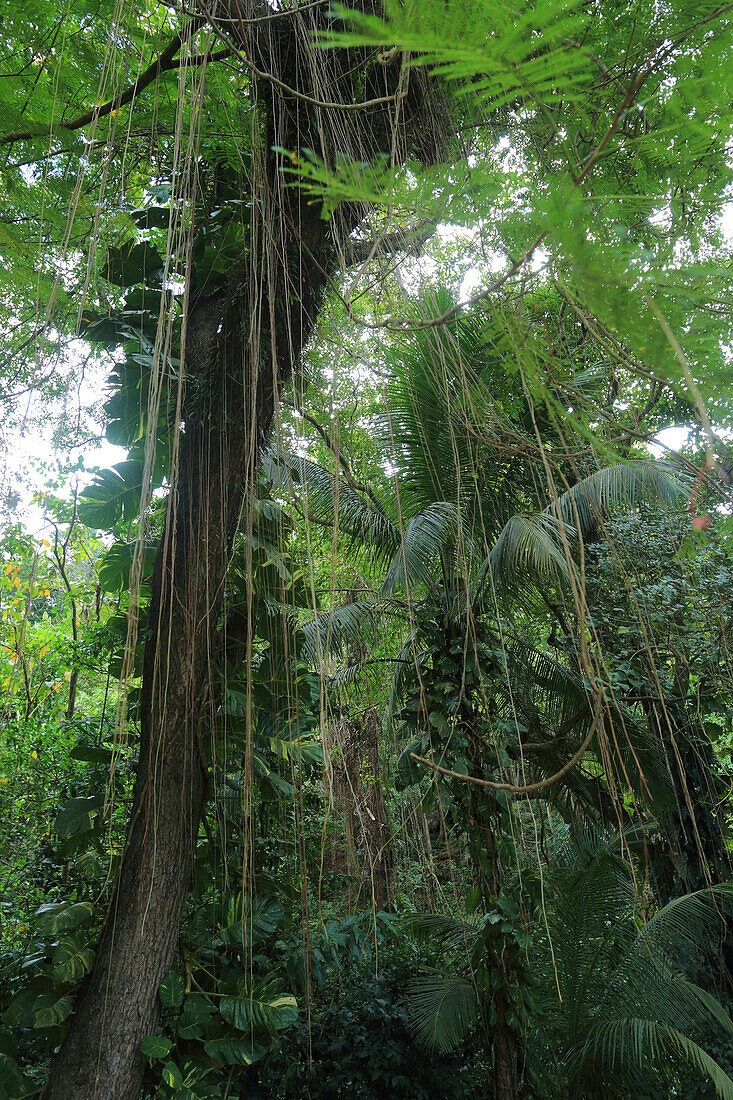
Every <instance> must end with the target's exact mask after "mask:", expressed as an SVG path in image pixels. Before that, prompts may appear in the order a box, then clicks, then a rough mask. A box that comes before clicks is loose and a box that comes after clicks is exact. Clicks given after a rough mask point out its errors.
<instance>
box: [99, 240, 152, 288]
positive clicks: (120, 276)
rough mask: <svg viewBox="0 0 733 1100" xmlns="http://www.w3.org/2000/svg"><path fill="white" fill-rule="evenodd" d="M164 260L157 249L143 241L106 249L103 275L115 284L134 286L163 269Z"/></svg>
mask: <svg viewBox="0 0 733 1100" xmlns="http://www.w3.org/2000/svg"><path fill="white" fill-rule="evenodd" d="M163 266H164V260H163V258H162V256H161V255H160V253H159V252H158V250H157V249H156V248H153V247H152V245H150V244H148V243H147V242H145V241H143V242H142V243H141V244H126V245H123V246H122V247H121V248H110V249H108V250H107V266H106V267H105V271H104V274H105V277H106V278H107V279H108V280H109V282H110V283H116V285H117V286H124V287H126V286H135V285H137V284H138V283H143V282H145V281H146V279H150V278H151V277H153V276H155V275H159V274H160V272H161V271H162V270H163Z"/></svg>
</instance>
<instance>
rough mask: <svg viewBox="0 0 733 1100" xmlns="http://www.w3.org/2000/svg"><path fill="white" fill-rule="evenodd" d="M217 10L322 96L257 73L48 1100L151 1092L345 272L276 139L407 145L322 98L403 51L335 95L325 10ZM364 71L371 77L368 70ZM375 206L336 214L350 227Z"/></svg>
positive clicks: (407, 124)
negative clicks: (241, 247) (246, 605)
mask: <svg viewBox="0 0 733 1100" xmlns="http://www.w3.org/2000/svg"><path fill="white" fill-rule="evenodd" d="M240 6H241V9H242V10H241V11H240V10H239V9H240ZM217 11H218V15H219V17H221V18H222V27H223V28H224V29H225V30H226V31H228V32H229V33H231V34H239V35H240V36H241V38H240V41H239V42H238V45H239V46H240V48H241V50H242V54H243V55H244V56H246V57H247V58H250V59H252V60H253V61H254V63H255V64H256V65H257V67H258V68H259V69H260V71H266V72H268V73H271V74H272V75H273V76H274V77H276V78H277V79H278V80H280V81H282V82H283V83H284V84H286V85H288V86H290V87H293V86H295V87H296V88H299V89H301V91H302V92H303V93H308V94H310V95H311V96H313V97H314V98H316V99H318V100H319V101H320V102H319V103H318V104H313V103H305V102H304V101H303V100H300V99H298V98H297V97H290V96H289V95H288V94H287V93H284V94H283V93H282V91H279V90H277V89H276V87H275V86H274V85H272V84H270V83H269V82H267V81H262V82H261V84H259V85H255V91H256V95H257V100H258V104H259V106H258V110H259V112H260V116H261V117H262V118H263V120H264V127H263V131H262V132H263V134H264V137H263V148H262V149H261V150H259V163H257V158H256V157H254V158H253V159H254V161H255V165H254V168H253V172H252V210H253V227H252V240H251V244H250V250H249V254H248V256H247V257H246V261H245V265H244V268H243V270H242V271H241V272H239V273H238V275H236V276H235V277H233V279H232V283H231V286H230V290H229V291H228V292H227V293H226V294H222V295H219V296H217V297H215V298H210V299H200V300H199V301H198V302H195V303H193V304H192V308H191V309H190V311H189V316H188V329H187V337H186V354H185V370H186V376H187V377H188V378H191V377H193V378H194V379H195V385H193V386H191V387H190V391H191V392H190V394H189V396H188V398H187V402H186V407H185V408H184V419H185V431H184V432H183V433H182V435H181V452H180V459H179V463H178V477H177V483H176V485H175V486H174V489H173V490H172V493H171V507H170V508H169V515H168V520H167V523H166V528H165V532H164V535H163V537H162V540H161V545H160V549H159V552H158V559H157V563H156V568H155V573H154V577H153V585H152V595H151V600H150V605H149V612H148V623H149V628H148V629H149V637H148V641H147V644H146V652H145V659H144V669H143V691H142V701H141V704H142V705H141V714H142V728H141V751H140V762H139V766H138V772H137V778H136V784H135V793H134V799H133V809H132V817H131V822H130V826H129V830H128V839H127V843H126V847H125V851H124V855H123V858H122V862H121V866H120V869H119V872H118V876H117V880H116V883H115V887H114V890H113V895H112V901H111V904H110V908H109V911H108V913H107V917H106V920H105V923H104V926H103V929H102V933H101V937H100V941H99V945H98V948H97V957H96V964H95V967H94V969H93V971H92V973H91V974H90V975H89V976H88V978H87V980H86V982H85V984H84V986H83V988H82V990H81V992H80V995H79V998H78V1003H77V1008H76V1012H75V1015H74V1017H73V1018H72V1021H71V1026H70V1029H69V1032H68V1034H67V1036H66V1039H65V1041H64V1043H63V1045H62V1047H61V1049H60V1051H59V1053H58V1055H57V1056H56V1058H55V1060H54V1062H53V1064H52V1067H51V1073H50V1077H49V1080H48V1082H47V1085H46V1088H45V1090H44V1093H43V1095H44V1097H45V1100H92V1098H95V1100H137V1098H138V1096H139V1093H140V1087H141V1082H142V1076H143V1071H144V1060H143V1058H142V1056H141V1055H140V1053H139V1044H140V1041H141V1039H142V1038H143V1037H144V1036H145V1035H147V1034H150V1033H151V1032H154V1031H155V1029H156V1026H157V1017H158V997H157V994H158V987H159V985H160V982H161V979H162V978H163V977H164V975H165V974H166V972H167V971H168V969H169V968H170V966H171V963H172V961H173V957H174V953H175V945H176V941H177V938H178V933H179V927H180V922H181V915H182V911H183V905H184V902H185V899H186V894H187V891H188V886H189V880H190V875H191V867H192V862H193V857H194V853H195V849H196V843H197V837H198V830H199V824H200V820H201V814H202V809H203V806H204V802H205V798H206V793H207V762H208V758H209V746H208V745H207V744H204V743H202V740H201V728H202V722H201V713H202V707H203V706H204V705H205V703H206V699H207V692H208V693H209V694H208V698H209V705H211V706H213V704H211V702H210V700H211V699H212V698H213V695H212V693H211V684H210V680H211V677H210V669H211V668H212V666H213V665H214V664H215V663H216V661H217V656H218V653H219V649H218V647H220V646H221V644H222V642H224V643H225V639H222V638H221V637H220V633H219V631H218V628H217V620H218V618H219V614H220V611H221V605H222V593H223V588H224V578H225V575H226V570H227V566H228V562H229V557H230V554H231V547H232V542H233V538H234V535H235V532H236V529H237V525H238V522H239V517H240V512H241V509H242V504H243V501H244V498H245V493H246V492H247V488H248V486H251V485H252V483H253V479H254V477H255V474H256V471H257V467H258V462H259V456H260V451H261V447H262V444H263V441H264V440H265V438H266V436H267V433H268V431H269V429H270V426H271V423H272V419H273V413H274V408H275V405H276V401H277V394H278V389H279V387H280V386H281V385H282V383H283V382H284V381H285V380H286V379H287V378H288V376H289V375H290V373H291V371H292V369H293V367H294V365H295V363H296V361H297V359H298V357H299V356H300V354H301V351H302V349H303V346H304V344H305V342H306V340H307V339H308V336H309V334H310V332H311V330H312V326H313V324H314V321H315V318H316V315H317V310H318V305H319V303H320V299H321V297H322V295H323V293H324V290H325V288H326V286H327V283H328V282H329V279H330V277H331V276H332V274H334V272H335V260H334V247H333V233H334V219H332V220H331V223H330V224H329V223H327V222H325V221H324V220H323V219H322V217H321V210H320V207H319V205H318V204H317V203H312V202H310V201H309V196H308V195H306V194H304V193H303V191H302V190H300V189H298V188H297V187H293V186H289V187H285V186H284V185H283V184H284V181H283V178H282V173H281V171H280V159H279V157H280V154H279V153H277V151H276V148H277V147H278V146H279V147H284V148H285V149H293V150H300V149H301V148H310V149H313V150H316V151H319V152H320V153H321V155H322V156H323V158H324V160H325V161H326V162H327V163H333V162H334V161H335V159H336V156H337V154H344V155H347V156H353V158H354V159H355V160H365V159H368V158H369V157H370V156H371V155H373V154H374V152H377V151H379V149H381V150H382V151H385V152H391V153H394V152H395V151H396V150H398V149H400V148H402V147H403V146H402V142H400V141H398V140H397V129H396V127H397V112H396V110H395V109H394V107H395V105H394V103H392V104H385V105H384V106H380V107H379V108H378V109H377V110H373V109H372V110H371V112H370V114H369V115H368V116H366V115H359V114H355V113H353V112H346V113H344V112H339V111H338V110H336V111H335V112H334V111H333V110H331V111H330V114H331V115H332V116H333V117H331V118H329V109H328V107H327V105H325V106H324V101H325V100H326V99H328V100H329V101H333V100H334V99H341V101H342V102H344V103H350V102H353V101H354V100H356V99H361V98H362V97H364V89H365V88H366V96H365V98H369V96H372V97H376V96H385V95H389V94H390V93H391V94H394V92H395V89H396V87H397V82H398V80H400V67H399V63H397V65H396V66H395V65H394V64H393V65H391V66H390V65H387V66H385V65H374V66H372V67H371V69H368V66H367V62H366V58H365V56H364V55H362V54H357V53H355V52H353V51H352V52H347V51H340V52H339V53H338V54H337V55H335V56H336V60H334V61H333V62H329V64H331V66H332V69H331V72H330V80H329V82H328V94H327V95H326V94H325V90H324V87H323V82H324V80H325V77H326V75H329V74H326V73H325V70H324V65H325V62H324V57H325V55H324V54H323V53H322V52H320V51H317V50H314V48H313V45H312V37H313V31H314V30H315V29H316V27H315V22H314V20H316V19H317V18H318V19H321V18H323V17H324V16H323V12H324V9H314V8H312V7H310V8H309V9H308V14H307V16H306V15H300V14H296V13H295V12H290V13H289V14H288V16H287V17H285V18H282V19H277V20H275V21H273V20H272V19H271V18H269V16H271V15H272V12H271V9H270V8H269V7H267V6H266V5H265V4H264V3H262V4H261V6H260V0H249V2H248V3H242V4H241V5H238V4H237V3H236V2H235V0H232V2H231V3H230V4H227V3H220V4H219V6H218V9H217ZM240 15H243V16H245V17H252V16H261V15H265V16H268V18H265V19H264V20H258V19H251V18H250V19H249V21H248V20H247V18H244V19H240V18H239V16H240ZM235 17H236V18H235ZM331 56H334V55H331ZM333 66H336V68H335V69H334V68H333ZM365 72H366V73H367V74H368V73H369V72H371V74H372V75H371V76H369V75H367V77H366V79H365ZM374 74H376V76H375V75H374ZM416 84H417V82H416ZM411 98H412V99H414V96H412V93H410V97H406V98H405V99H404V100H403V101H401V102H400V124H399V128H401V129H403V130H404V129H407V130H408V131H409V130H410V129H411V130H412V133H413V134H415V135H416V137H415V140H414V141H413V151H417V152H418V153H420V152H423V153H424V152H425V151H426V150H427V152H428V155H431V154H434V152H435V142H432V143H431V136H430V131H431V127H429V126H426V122H427V121H428V120H429V117H430V116H429V115H427V116H421V115H420V114H418V116H417V117H413V116H411V114H410V104H411ZM417 100H418V106H419V95H418V97H417ZM393 123H394V125H393ZM255 153H258V151H257V150H255ZM363 213H364V211H363V210H359V209H356V208H351V209H350V210H347V212H346V213H345V214H343V213H339V214H338V215H337V220H338V228H339V231H340V233H341V236H342V238H343V239H344V240H346V239H347V238H348V234H349V232H350V230H351V229H353V228H354V226H355V225H356V224H358V222H359V220H360V219H361V217H362V216H363ZM194 391H195V394H196V395H197V396H196V398H195V399H194V397H193V396H192V394H193V393H194ZM204 725H205V724H204Z"/></svg>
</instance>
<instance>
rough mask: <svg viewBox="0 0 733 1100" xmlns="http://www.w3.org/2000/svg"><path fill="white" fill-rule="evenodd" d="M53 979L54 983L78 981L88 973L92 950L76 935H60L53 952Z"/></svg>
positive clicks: (91, 961) (92, 958)
mask: <svg viewBox="0 0 733 1100" xmlns="http://www.w3.org/2000/svg"><path fill="white" fill-rule="evenodd" d="M52 961H53V980H54V983H55V984H56V985H61V984H62V983H63V982H78V981H79V979H80V978H83V977H84V975H85V974H88V973H89V971H90V970H91V968H92V963H93V962H94V951H93V950H92V949H91V947H88V946H87V945H86V944H85V943H84V941H83V940H80V939H79V938H78V936H62V938H61V942H60V943H59V945H58V947H57V948H56V950H55V951H54V953H53V960H52Z"/></svg>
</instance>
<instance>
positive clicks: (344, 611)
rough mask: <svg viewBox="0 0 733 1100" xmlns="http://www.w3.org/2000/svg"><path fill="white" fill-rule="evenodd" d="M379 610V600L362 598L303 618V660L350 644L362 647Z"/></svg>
mask: <svg viewBox="0 0 733 1100" xmlns="http://www.w3.org/2000/svg"><path fill="white" fill-rule="evenodd" d="M378 611H379V607H378V604H377V602H376V601H373V600H359V601H357V602H355V603H348V604H344V605H343V606H341V607H332V608H329V610H328V611H320V612H318V613H317V614H315V615H311V616H309V617H308V618H305V619H303V620H301V622H300V623H299V624H298V625H299V629H300V631H301V633H302V637H303V642H302V645H301V649H300V657H301V660H303V661H307V662H312V663H317V662H320V661H322V660H323V659H324V657H326V656H335V655H339V654H343V653H344V652H345V651H346V650H347V649H349V648H351V649H355V650H356V649H360V648H362V647H363V646H364V645H365V643H366V641H367V640H368V639H369V637H370V636H371V635H372V634H373V632H374V628H375V625H376V621H377V616H378Z"/></svg>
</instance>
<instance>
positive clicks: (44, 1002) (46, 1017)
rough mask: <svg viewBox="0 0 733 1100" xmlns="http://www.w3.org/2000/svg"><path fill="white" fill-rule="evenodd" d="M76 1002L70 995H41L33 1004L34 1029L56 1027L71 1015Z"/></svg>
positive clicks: (54, 993)
mask: <svg viewBox="0 0 733 1100" xmlns="http://www.w3.org/2000/svg"><path fill="white" fill-rule="evenodd" d="M73 1007H74V1002H73V1000H72V998H71V997H70V996H69V994H68V993H62V994H61V995H59V994H58V993H56V992H55V991H54V992H51V991H49V992H46V993H41V994H40V996H38V997H37V998H36V1000H35V1002H34V1004H33V1027H34V1028H36V1029H39V1028H44V1027H54V1026H55V1025H56V1024H60V1023H63V1021H64V1020H65V1019H66V1017H67V1016H70V1015H71V1010H72V1009H73Z"/></svg>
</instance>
